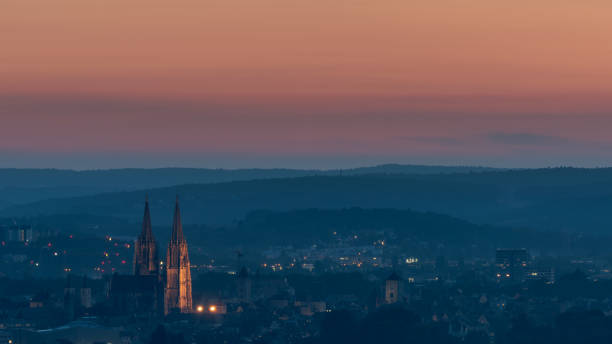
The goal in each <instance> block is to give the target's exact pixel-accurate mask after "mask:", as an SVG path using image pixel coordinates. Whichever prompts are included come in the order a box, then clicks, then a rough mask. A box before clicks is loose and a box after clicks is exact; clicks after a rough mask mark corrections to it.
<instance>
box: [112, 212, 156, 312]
mask: <svg viewBox="0 0 612 344" xmlns="http://www.w3.org/2000/svg"><path fill="white" fill-rule="evenodd" d="M159 265H160V264H159V259H158V255H157V243H156V241H155V237H154V236H153V231H152V226H151V212H150V210H149V201H148V200H146V201H145V209H144V216H143V220H142V231H141V233H140V235H139V236H138V238H137V239H136V242H135V243H134V275H118V274H114V275H113V276H112V278H111V279H110V281H109V290H110V301H111V305H112V309H113V310H114V311H115V312H116V313H119V314H128V313H141V314H142V313H143V314H150V315H159V314H161V310H162V309H163V308H162V305H163V297H164V292H163V290H164V286H163V284H162V281H161V278H160V276H161V275H160V273H159Z"/></svg>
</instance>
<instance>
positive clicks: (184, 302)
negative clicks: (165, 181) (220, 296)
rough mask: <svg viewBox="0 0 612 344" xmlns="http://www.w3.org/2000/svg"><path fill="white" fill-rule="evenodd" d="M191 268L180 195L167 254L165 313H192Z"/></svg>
mask: <svg viewBox="0 0 612 344" xmlns="http://www.w3.org/2000/svg"><path fill="white" fill-rule="evenodd" d="M192 307H193V303H192V300H191V270H190V262H189V252H188V250H187V241H186V240H185V237H184V235H183V225H182V223H181V211H180V208H179V202H178V197H177V198H176V205H175V209H174V220H173V223H172V236H171V237H170V242H168V252H167V255H166V288H165V292H164V314H166V315H167V314H170V313H191V312H192Z"/></svg>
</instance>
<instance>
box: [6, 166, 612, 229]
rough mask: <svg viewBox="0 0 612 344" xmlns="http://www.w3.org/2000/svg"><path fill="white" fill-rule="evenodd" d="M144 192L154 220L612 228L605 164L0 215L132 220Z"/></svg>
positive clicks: (34, 207)
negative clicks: (355, 219) (362, 216)
mask: <svg viewBox="0 0 612 344" xmlns="http://www.w3.org/2000/svg"><path fill="white" fill-rule="evenodd" d="M145 194H149V198H150V200H151V208H152V212H153V218H154V221H157V222H158V223H159V224H168V223H170V221H171V217H172V209H173V206H174V199H175V195H176V194H179V195H180V198H181V205H182V209H183V216H184V221H185V223H192V224H231V223H233V222H235V221H238V220H240V219H242V218H243V217H244V216H245V215H246V214H247V213H249V212H251V211H253V210H259V209H264V210H274V211H288V210H294V209H306V208H323V209H340V208H347V207H362V208H390V209H414V210H417V211H433V212H437V213H442V214H449V215H452V216H455V217H458V218H462V219H466V220H468V221H472V222H475V223H483V224H496V225H504V226H510V227H523V226H524V227H529V228H537V229H542V230H570V231H580V232H606V233H609V232H610V230H612V215H610V209H612V170H611V169H597V170H589V169H543V170H523V171H504V172H482V173H465V174H437V175H399V174H398V175H361V176H346V175H343V176H310V177H298V178H277V179H262V180H249V181H234V182H229V183H213V184H187V185H180V186H173V187H166V188H155V189H148V190H140V191H130V192H117V193H106V194H99V195H95V196H86V197H77V198H68V199H56V200H47V201H40V202H36V203H31V204H27V205H20V206H13V207H8V208H6V209H4V210H2V211H1V212H0V216H4V217H11V216H35V215H38V214H92V215H100V216H114V217H118V218H126V219H129V220H131V221H138V220H139V219H140V218H141V216H142V204H143V200H144V197H145Z"/></svg>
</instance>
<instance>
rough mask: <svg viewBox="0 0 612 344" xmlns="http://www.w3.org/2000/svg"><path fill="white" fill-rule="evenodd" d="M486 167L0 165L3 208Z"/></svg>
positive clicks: (434, 172)
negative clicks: (210, 186)
mask: <svg viewBox="0 0 612 344" xmlns="http://www.w3.org/2000/svg"><path fill="white" fill-rule="evenodd" d="M491 170H493V169H490V168H485V167H461V166H419V165H391V164H390V165H380V166H373V167H361V168H355V169H346V170H293V169H232V170H228V169H198V168H159V169H114V170H91V171H73V170H53V169H0V209H1V208H5V207H7V206H10V205H14V204H23V203H29V202H35V201H40V200H44V199H50V198H65V197H77V196H84V195H93V194H98V193H105V192H119V191H132V190H141V189H150V188H160V187H168V186H172V185H179V184H207V183H223V182H231V181H238V180H255V179H270V178H295V177H304V176H315V175H325V176H333V175H363V174H373V173H377V174H437V173H464V172H478V171H491Z"/></svg>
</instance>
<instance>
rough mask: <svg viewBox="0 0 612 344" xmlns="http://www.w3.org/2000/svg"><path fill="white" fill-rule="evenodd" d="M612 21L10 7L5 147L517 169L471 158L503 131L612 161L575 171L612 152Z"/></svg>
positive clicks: (392, 10) (1, 42)
mask: <svg viewBox="0 0 612 344" xmlns="http://www.w3.org/2000/svg"><path fill="white" fill-rule="evenodd" d="M610 18H612V3H611V2H610V1H604V0H584V1H575V0H554V1H553V0H531V1H522V0H519V1H491V0H456V1H451V0H415V1H406V0H402V1H399V0H384V1H381V0H378V1H365V0H354V1H344V0H338V1H323V0H310V1H300V0H259V1H250V0H249V1H247V0H211V1H208V0H199V1H195V0H177V1H160V0H147V1H144V0H87V1H83V0H53V1H48V0H3V1H2V2H1V4H0V80H1V82H0V100H1V101H2V102H0V116H2V122H3V123H2V124H3V125H2V126H1V127H0V152H2V151H7V152H9V151H10V152H19V151H28V152H46V151H51V152H71V151H72V152H81V153H82V152H84V151H85V152H89V151H92V152H94V151H122V152H136V151H147V152H157V151H169V152H171V151H181V152H184V151H189V152H194V154H195V153H198V152H205V153H215V154H217V153H224V152H232V153H236V152H240V153H244V154H248V153H257V154H263V155H266V154H272V155H274V154H283V155H292V154H309V155H317V154H323V153H328V152H333V154H336V155H338V156H341V155H350V154H355V155H368V156H376V155H381V156H388V159H395V160H402V159H404V160H405V161H404V162H409V161H410V159H409V158H410V157H422V156H427V157H428V158H431V157H432V156H434V157H435V156H439V157H440V158H439V159H438V160H435V159H434V160H433V161H434V162H439V163H444V162H445V161H444V159H448V158H449V157H450V158H452V159H450V160H452V161H450V162H461V161H462V160H461V157H466V156H468V157H470V158H469V159H468V160H466V161H468V162H477V163H480V162H481V163H483V164H487V163H488V162H491V163H496V164H504V163H505V162H504V161H503V159H502V160H500V161H497V160H496V161H491V157H493V156H500V155H504V154H505V155H508V156H511V155H512V156H515V157H514V158H512V159H513V160H508V161H507V162H512V163H516V162H517V161H518V163H520V159H519V156H520V155H521V154H522V153H521V152H520V151H519V150H517V149H516V147H514V148H513V147H511V146H508V145H507V144H505V145H504V144H503V142H489V145H490V147H489V148H488V149H487V152H482V149H483V148H482V142H481V141H479V140H483V137H484V138H486V137H491V135H495V134H499V133H501V134H508V135H515V136H514V137H515V138H520V137H521V136H520V135H523V134H528V135H533V136H536V135H538V136H540V137H548V138H550V137H557V138H559V139H561V140H563V142H578V143H577V144H576V145H573V144H569V143H568V144H567V145H569V146H570V147H571V148H572V149H574V150H575V152H574V153H573V154H574V155H573V157H572V158H569V157H568V161H577V163H581V164H594V163H606V164H610V163H612V155H611V156H608V155H607V153H606V151H607V146H605V147H606V149H602V152H600V153H597V156H596V157H593V158H592V159H591V160H584V161H580V159H579V157H580V156H582V155H584V154H586V153H589V152H591V153H592V151H593V150H594V148H593V147H594V146H593V145H595V146H596V147H601V145H606V144H607V142H612V139H609V138H608V136H609V134H608V133H609V132H610V129H612V128H611V126H612V118H610V119H608V118H609V117H612V115H610V110H611V109H612V100H611V99H612V97H610V96H612V63H610V61H612V44H610V41H611V40H612V20H610ZM2 104H4V106H3V105H2ZM151 109H154V111H150V110H151ZM160 109H161V110H160ZM126 119H127V120H126ZM143 122H151V123H155V124H150V125H149V126H147V127H145V128H142V127H140V124H141V123H143ZM32 123H46V124H45V125H44V126H39V127H37V128H32ZM95 129H98V131H97V132H92V130H95ZM164 130H166V131H164ZM26 133H34V134H35V135H36V136H35V137H34V138H33V137H30V136H29V135H26ZM77 133H78V134H77ZM162 133H163V134H166V135H168V137H169V138H171V139H170V140H169V141H171V142H170V143H166V144H167V145H161V144H160V142H159V139H158V137H159V135H160V134H162ZM202 136H206V138H202ZM134 137H137V138H138V140H135V139H134ZM390 137H391V138H394V137H405V138H409V139H410V140H413V141H411V143H410V144H406V145H404V144H398V143H397V142H395V141H394V139H390ZM506 137H508V136H506ZM522 137H524V136H522ZM108 138H112V140H110V141H111V142H109V141H108ZM424 138H426V140H425V141H427V142H429V143H426V142H425V141H424ZM436 138H438V139H442V141H440V142H437V143H436V144H432V142H433V141H435V139H436ZM449 138H450V139H453V140H462V142H464V146H462V147H463V148H462V149H461V151H460V152H457V151H456V150H457V147H456V145H448V144H445V142H447V141H444V140H446V139H449ZM414 140H417V141H414ZM432 140H433V141H432ZM337 142H343V143H342V144H339V143H337ZM419 142H420V143H419ZM475 142H480V143H475ZM519 144H520V143H519ZM552 146H554V145H552ZM581 147H582V148H581ZM585 147H586V148H585ZM540 148H541V147H540ZM550 149H552V150H546V151H545V153H541V154H542V155H544V154H551V152H552V153H555V154H558V160H559V162H561V161H562V160H563V155H562V151H561V150H560V151H554V147H550ZM562 150H565V151H567V147H566V148H563V149H562ZM583 150H584V152H583ZM583 153H584V154H583ZM479 157H480V158H479ZM453 159H454V160H453ZM479 159H480V160H479ZM530 159H531V160H530V161H531V162H529V164H533V163H534V161H536V160H537V156H533V157H531V158H530ZM577 159H578V160H577ZM428 161H429V160H428ZM556 161H557V160H555V162H556ZM160 163H162V164H163V163H164V162H163V161H160ZM355 163H357V161H355ZM1 164H2V161H0V165H1Z"/></svg>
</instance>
